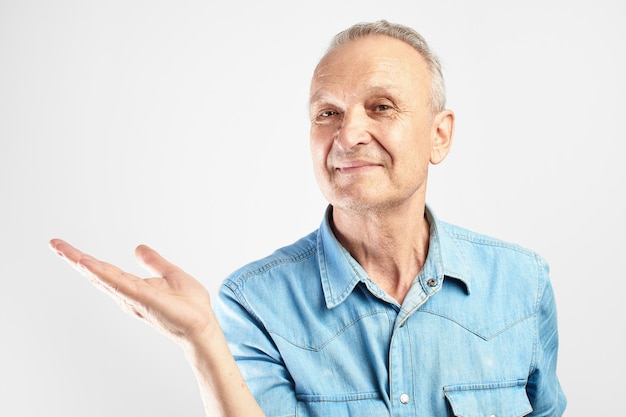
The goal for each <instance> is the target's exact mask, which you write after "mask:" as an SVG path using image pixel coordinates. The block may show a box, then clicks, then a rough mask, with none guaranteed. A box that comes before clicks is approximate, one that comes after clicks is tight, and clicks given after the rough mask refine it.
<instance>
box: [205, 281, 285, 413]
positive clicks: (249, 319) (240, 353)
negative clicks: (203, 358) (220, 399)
mask: <svg viewBox="0 0 626 417" xmlns="http://www.w3.org/2000/svg"><path fill="white" fill-rule="evenodd" d="M214 310H215V314H216V316H217V319H218V321H219V323H220V325H221V327H222V329H223V331H224V334H225V336H226V340H227V341H228V345H229V347H230V350H231V352H232V354H233V356H234V357H235V361H236V362H237V365H238V366H239V369H240V370H241V372H242V374H243V377H244V379H245V380H246V382H247V384H248V386H249V388H250V390H251V391H252V394H253V395H254V397H255V398H256V400H257V402H258V403H259V405H260V406H261V409H262V410H263V411H264V412H265V414H266V416H267V417H288V416H292V417H293V416H295V415H296V397H295V389H294V383H293V380H292V378H291V376H290V374H289V371H288V370H287V368H286V366H285V364H284V362H283V360H282V358H281V355H280V352H279V351H278V349H277V347H276V345H275V343H274V342H273V340H272V338H271V335H270V334H269V333H268V332H267V330H266V329H265V327H264V325H263V323H262V322H261V320H260V319H259V318H258V317H257V316H256V315H255V314H254V312H253V310H252V308H251V307H250V306H248V305H247V304H246V302H245V299H244V298H243V297H242V296H241V294H238V293H237V291H236V288H235V289H233V288H231V287H230V286H227V285H222V287H221V289H220V291H219V293H218V297H217V299H216V300H215V302H214Z"/></svg>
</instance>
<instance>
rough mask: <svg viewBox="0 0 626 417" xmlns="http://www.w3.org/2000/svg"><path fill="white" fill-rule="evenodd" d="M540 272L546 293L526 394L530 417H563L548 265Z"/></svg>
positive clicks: (539, 312)
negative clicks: (530, 408) (530, 406)
mask: <svg viewBox="0 0 626 417" xmlns="http://www.w3.org/2000/svg"><path fill="white" fill-rule="evenodd" d="M539 269H540V274H541V275H542V277H541V282H543V291H542V292H541V297H540V299H539V305H538V310H537V332H536V342H535V343H536V351H535V363H534V366H533V369H531V374H530V377H529V379H528V384H527V387H526V390H527V393H528V396H529V399H530V402H531V405H532V407H533V412H532V413H531V414H530V416H533V417H539V416H546V417H548V416H549V417H556V416H561V415H563V412H564V410H565V406H566V404H567V401H566V398H565V395H564V393H563V390H562V389H561V384H560V383H559V380H558V378H557V374H556V365H557V356H558V355H557V353H558V346H559V336H558V330H557V312H556V303H555V299H554V292H553V290H552V286H551V284H550V280H549V278H548V265H547V264H546V263H545V261H543V260H542V259H540V260H539Z"/></svg>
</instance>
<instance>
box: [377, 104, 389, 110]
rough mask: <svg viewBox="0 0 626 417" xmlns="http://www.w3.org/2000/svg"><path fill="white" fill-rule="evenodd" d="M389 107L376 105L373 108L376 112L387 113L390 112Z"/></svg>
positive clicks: (387, 105)
mask: <svg viewBox="0 0 626 417" xmlns="http://www.w3.org/2000/svg"><path fill="white" fill-rule="evenodd" d="M391 108H392V107H391V106H390V105H389V104H378V105H376V107H375V108H374V109H375V110H376V111H387V110H391Z"/></svg>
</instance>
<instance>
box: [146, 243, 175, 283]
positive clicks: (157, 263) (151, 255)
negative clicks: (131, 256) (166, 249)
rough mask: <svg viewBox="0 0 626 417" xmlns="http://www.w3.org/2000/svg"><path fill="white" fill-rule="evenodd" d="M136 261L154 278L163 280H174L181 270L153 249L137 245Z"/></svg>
mask: <svg viewBox="0 0 626 417" xmlns="http://www.w3.org/2000/svg"><path fill="white" fill-rule="evenodd" d="M135 257H136V258H137V261H138V262H139V263H140V264H141V265H142V266H143V267H144V268H146V269H147V270H148V271H150V273H151V274H152V275H154V276H158V277H163V278H175V277H176V275H177V274H179V273H181V272H182V270H181V269H180V268H179V267H178V266H176V265H174V264H173V263H171V262H170V261H168V260H167V259H165V258H164V257H163V256H161V255H160V254H159V253H158V252H157V251H155V250H154V249H152V248H150V247H148V246H146V245H139V246H137V248H136V249H135Z"/></svg>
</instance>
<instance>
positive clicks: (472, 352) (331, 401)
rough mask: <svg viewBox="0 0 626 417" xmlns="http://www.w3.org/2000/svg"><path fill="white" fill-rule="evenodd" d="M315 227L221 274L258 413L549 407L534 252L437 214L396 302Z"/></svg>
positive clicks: (543, 268) (549, 337) (470, 416)
mask: <svg viewBox="0 0 626 417" xmlns="http://www.w3.org/2000/svg"><path fill="white" fill-rule="evenodd" d="M331 210H332V209H331V208H329V211H328V212H327V215H326V216H325V218H324V221H323V222H322V224H321V227H320V228H319V229H318V230H317V231H315V232H313V233H311V234H310V235H308V236H306V237H304V238H302V239H301V240H299V241H297V242H296V243H294V244H292V245H290V246H287V247H285V248H282V249H279V250H277V251H276V252H275V253H274V254H272V255H271V256H269V257H267V258H265V259H262V260H259V261H257V262H253V263H251V264H249V265H247V266H245V267H243V268H241V269H239V270H238V271H236V272H235V273H234V274H232V275H231V276H230V277H228V278H227V279H226V280H225V282H224V284H223V286H222V287H221V289H220V293H219V296H218V299H217V300H216V303H215V304H216V305H215V309H216V313H217V316H218V320H219V321H220V323H221V325H222V327H223V328H224V331H225V333H226V338H227V340H228V342H229V344H230V348H231V350H232V353H233V355H234V356H235V359H236V360H237V363H238V365H239V367H240V368H241V371H242V372H243V375H244V377H245V379H246V381H247V383H248V385H249V386H250V388H251V390H252V392H253V393H254V395H255V397H256V398H257V400H258V402H259V404H260V405H261V407H262V409H263V410H264V411H265V413H266V415H267V416H270V417H274V416H316V417H317V416H324V417H342V416H355V417H370V416H381V417H382V416H423V417H427V416H428V417H433V416H434V417H442V416H463V417H479V416H480V417H483V416H484V417H487V416H498V417H519V416H525V415H531V416H560V415H562V413H563V410H564V408H565V403H566V401H565V397H564V395H563V392H562V390H561V387H560V385H559V382H558V379H557V376H556V361H557V345H558V336H557V318H556V310H555V303H554V296H553V292H552V289H551V286H550V283H549V280H548V267H547V265H546V263H545V262H544V261H543V260H542V259H541V258H540V257H539V256H537V255H536V254H535V253H533V252H531V251H529V250H526V249H523V248H521V247H519V246H516V245H513V244H510V243H506V242H502V241H500V240H496V239H493V238H490V237H486V236H483V235H479V234H476V233H473V232H470V231H467V230H464V229H461V228H459V227H456V226H452V225H450V224H446V223H444V222H441V221H439V220H437V219H436V217H435V216H434V214H433V213H432V211H431V210H430V209H428V208H427V214H426V216H427V220H428V222H429V224H430V246H429V252H428V256H427V259H426V263H425V265H424V267H423V269H422V271H420V273H419V275H418V276H417V277H416V278H415V281H414V283H413V285H412V287H411V289H410V290H409V292H408V294H407V296H406V298H405V300H404V302H403V303H402V305H399V304H398V303H397V302H396V301H395V300H394V299H392V298H391V297H389V296H388V295H387V294H386V293H385V292H384V291H383V290H381V288H380V287H379V286H378V285H376V284H375V283H374V282H373V281H372V280H371V279H370V278H369V277H368V275H367V273H366V272H365V271H364V270H363V268H362V267H361V266H360V265H359V264H358V263H357V262H356V261H355V260H354V259H353V258H352V256H350V254H349V253H348V252H347V251H346V250H345V249H344V248H343V247H342V246H341V245H340V243H339V242H338V241H337V239H336V238H335V236H334V235H333V233H332V231H331V227H330V224H329V218H330V217H331Z"/></svg>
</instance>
